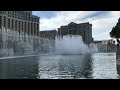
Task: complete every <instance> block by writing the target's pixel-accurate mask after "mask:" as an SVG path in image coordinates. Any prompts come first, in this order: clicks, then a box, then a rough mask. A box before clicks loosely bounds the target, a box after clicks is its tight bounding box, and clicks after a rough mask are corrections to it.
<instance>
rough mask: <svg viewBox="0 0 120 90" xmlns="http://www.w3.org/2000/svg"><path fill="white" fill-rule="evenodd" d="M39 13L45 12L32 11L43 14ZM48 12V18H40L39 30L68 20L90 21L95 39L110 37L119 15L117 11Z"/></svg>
mask: <svg viewBox="0 0 120 90" xmlns="http://www.w3.org/2000/svg"><path fill="white" fill-rule="evenodd" d="M41 13H44V14H45V13H46V12H45V11H36V12H34V14H35V15H38V16H40V15H44V14H41ZM47 13H48V12H47ZM47 13H46V14H47ZM49 13H51V16H50V18H48V17H47V15H46V16H45V17H44V18H41V19H40V31H43V30H52V29H57V28H59V27H60V26H62V25H67V24H69V23H70V22H75V23H83V22H90V23H92V25H93V27H92V31H93V38H94V39H95V40H100V39H101V40H102V39H108V38H110V36H109V32H110V31H111V29H112V27H113V26H115V25H116V23H117V21H118V18H119V16H120V12H119V11H49ZM52 15H53V16H52ZM40 17H41V16H40Z"/></svg>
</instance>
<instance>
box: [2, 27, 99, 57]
mask: <svg viewBox="0 0 120 90" xmlns="http://www.w3.org/2000/svg"><path fill="white" fill-rule="evenodd" d="M97 51H98V50H97V46H96V45H94V44H90V46H88V45H86V44H84V42H83V40H82V37H81V36H80V35H66V36H63V37H61V36H59V37H58V36H56V39H55V40H53V39H48V38H43V37H38V36H31V35H28V34H26V33H24V32H20V33H19V32H17V31H14V30H9V29H7V30H6V29H5V28H1V29H0V57H10V56H24V55H38V54H45V53H47V54H86V53H93V52H97Z"/></svg>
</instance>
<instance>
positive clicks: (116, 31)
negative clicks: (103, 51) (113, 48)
mask: <svg viewBox="0 0 120 90" xmlns="http://www.w3.org/2000/svg"><path fill="white" fill-rule="evenodd" d="M110 37H112V38H115V39H116V40H117V46H118V47H117V50H118V52H120V49H119V45H120V40H119V39H120V18H119V19H118V23H117V24H116V26H115V27H113V28H112V31H111V32H110Z"/></svg>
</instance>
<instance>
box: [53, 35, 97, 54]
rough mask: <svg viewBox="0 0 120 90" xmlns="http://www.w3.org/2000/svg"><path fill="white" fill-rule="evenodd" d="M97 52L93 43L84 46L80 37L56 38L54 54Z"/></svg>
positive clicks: (66, 36)
mask: <svg viewBox="0 0 120 90" xmlns="http://www.w3.org/2000/svg"><path fill="white" fill-rule="evenodd" d="M93 52H98V49H97V46H96V45H95V44H93V43H91V44H90V46H88V45H86V44H85V43H84V42H83V40H82V37H81V36H80V35H65V36H63V37H56V41H55V53H56V54H86V53H93Z"/></svg>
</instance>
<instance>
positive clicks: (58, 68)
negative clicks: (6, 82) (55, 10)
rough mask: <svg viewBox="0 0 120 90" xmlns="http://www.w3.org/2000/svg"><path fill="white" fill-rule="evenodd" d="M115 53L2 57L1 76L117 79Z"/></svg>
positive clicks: (3, 77) (12, 77)
mask: <svg viewBox="0 0 120 90" xmlns="http://www.w3.org/2000/svg"><path fill="white" fill-rule="evenodd" d="M116 67H117V66H116V54H115V53H93V54H85V55H47V54H46V55H39V56H30V57H19V58H18V57H16V58H1V59H0V79H119V74H118V71H117V69H116Z"/></svg>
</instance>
